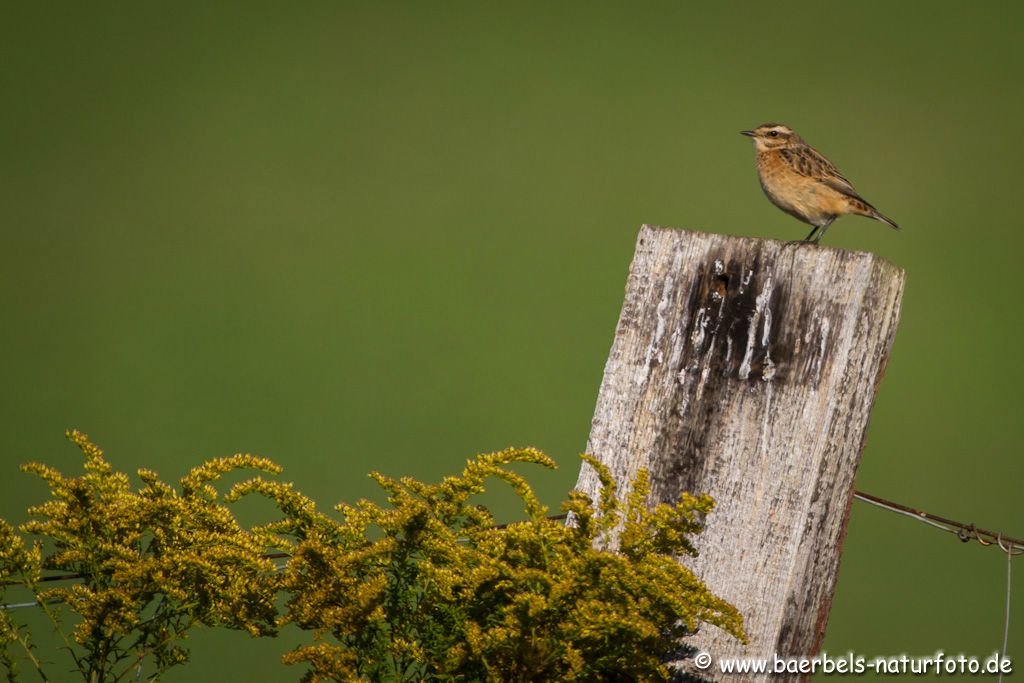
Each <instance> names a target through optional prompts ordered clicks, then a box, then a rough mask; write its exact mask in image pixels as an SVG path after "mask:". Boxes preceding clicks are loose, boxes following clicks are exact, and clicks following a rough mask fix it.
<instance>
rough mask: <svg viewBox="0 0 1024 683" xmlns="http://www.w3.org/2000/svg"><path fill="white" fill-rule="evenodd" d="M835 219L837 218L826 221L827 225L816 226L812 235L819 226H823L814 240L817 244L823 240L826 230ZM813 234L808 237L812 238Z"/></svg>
mask: <svg viewBox="0 0 1024 683" xmlns="http://www.w3.org/2000/svg"><path fill="white" fill-rule="evenodd" d="M834 220H835V218H829V219H828V223H825V225H819V226H818V227H817V228H815V229H814V230H812V231H811V235H813V234H814V233H815V231H817V230H818V228H821V232H819V233H818V236H817V237H815V238H814V240H813V241H814V243H815V244H817V243H818V242H819V241H820V240H821V238H822V237H824V236H825V231H826V230H828V226H830V225H832V221H834ZM811 235H808V236H807V239H810V238H811Z"/></svg>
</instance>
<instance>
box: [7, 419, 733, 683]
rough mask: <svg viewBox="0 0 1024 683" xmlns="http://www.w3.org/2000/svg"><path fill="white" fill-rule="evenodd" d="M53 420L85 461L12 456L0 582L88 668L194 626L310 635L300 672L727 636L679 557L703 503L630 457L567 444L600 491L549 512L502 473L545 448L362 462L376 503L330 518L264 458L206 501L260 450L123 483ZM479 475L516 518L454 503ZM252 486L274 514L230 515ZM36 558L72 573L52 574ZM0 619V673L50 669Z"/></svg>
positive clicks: (669, 648) (600, 668) (125, 664)
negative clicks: (58, 578) (391, 467)
mask: <svg viewBox="0 0 1024 683" xmlns="http://www.w3.org/2000/svg"><path fill="white" fill-rule="evenodd" d="M69 438H70V439H71V440H72V441H73V442H75V443H76V444H77V445H78V446H79V447H80V448H81V449H82V451H83V453H84V455H85V469H86V472H85V474H84V476H82V477H79V478H75V479H68V478H65V477H63V476H62V475H60V474H59V473H57V472H56V471H55V470H53V469H51V468H49V467H46V466H43V465H39V464H32V465H28V466H26V467H25V469H26V470H27V471H30V472H34V473H36V474H38V475H40V476H41V477H43V479H44V480H45V481H46V482H47V483H48V484H49V486H50V489H51V497H50V500H48V501H47V502H45V503H43V504H42V505H39V506H36V507H34V508H32V509H31V510H30V512H31V513H32V514H33V516H34V517H35V519H33V521H30V522H29V523H27V524H25V525H23V526H22V528H21V530H20V531H21V532H22V534H23V535H31V536H34V537H36V540H35V541H34V542H33V543H31V544H29V543H26V542H25V541H24V540H23V538H22V536H21V535H19V534H18V532H17V531H16V530H15V529H14V528H12V527H11V526H10V525H9V524H7V523H5V522H2V520H0V582H2V583H0V591H2V590H3V588H4V585H5V584H11V583H15V582H16V583H17V584H18V585H19V589H18V590H21V591H25V590H26V589H27V590H28V591H29V594H30V595H32V597H33V598H34V601H35V603H36V604H37V605H38V606H39V607H40V608H41V609H43V610H45V611H46V613H47V614H48V615H49V616H50V617H51V618H52V619H53V620H54V623H55V624H56V625H57V626H58V633H60V634H61V637H62V638H64V643H63V644H64V645H65V646H66V650H67V652H69V653H70V654H71V656H72V658H73V660H74V665H75V667H76V669H77V670H78V671H79V672H80V673H81V676H82V679H83V680H84V681H88V682H89V683H110V682H114V681H121V680H126V679H128V678H129V677H130V678H132V679H134V678H136V677H137V676H139V675H140V674H143V673H144V674H145V676H146V677H147V679H157V678H159V676H160V675H161V673H162V672H164V671H166V670H167V669H168V668H170V667H172V666H175V665H178V664H182V663H184V662H186V661H187V655H188V653H187V651H186V650H185V649H184V648H183V647H182V644H181V640H182V639H183V638H184V637H185V636H186V635H187V633H188V631H189V629H191V628H193V627H194V626H197V625H205V626H212V627H226V628H234V629H244V630H247V631H249V632H250V633H252V634H253V635H255V636H271V635H274V634H275V633H276V630H277V629H278V628H280V627H282V626H285V625H291V626H290V627H291V628H296V627H297V628H298V629H301V630H303V631H306V632H308V633H309V640H308V641H307V642H306V643H305V644H303V645H300V646H299V647H297V648H296V649H295V650H293V651H291V652H288V653H286V654H284V656H283V661H284V662H285V663H288V664H297V665H303V666H304V672H303V673H302V674H301V677H302V681H304V682H310V683H312V682H316V681H358V680H366V681H425V680H434V681H584V680H635V681H659V680H666V679H668V678H669V676H670V672H669V670H668V669H667V667H666V665H665V660H666V658H668V656H669V654H670V653H672V652H674V651H676V650H677V648H678V646H679V642H680V639H683V638H685V637H686V636H687V635H690V634H692V633H693V632H694V631H695V630H696V629H697V628H698V627H701V626H702V625H708V626H712V627H717V628H721V629H724V630H725V631H727V632H728V633H730V634H732V635H733V636H735V637H737V638H740V639H745V634H744V632H743V625H742V619H741V617H740V614H739V613H738V612H737V611H736V609H735V608H734V607H733V606H731V605H730V604H728V603H727V602H725V601H723V600H722V599H720V598H718V597H716V596H714V595H713V594H712V593H711V592H710V591H709V590H708V589H707V587H705V586H704V585H703V584H702V583H701V582H700V581H699V580H698V579H697V577H696V576H695V575H694V574H693V573H692V572H691V571H689V570H688V569H687V568H686V567H685V566H684V565H683V564H680V562H679V560H680V559H681V558H684V557H685V556H688V555H693V554H694V552H695V551H694V548H693V545H692V543H691V539H692V537H693V536H694V535H695V534H698V533H700V531H701V530H702V528H703V523H704V518H705V516H706V515H707V514H708V513H709V512H710V511H711V509H712V507H713V502H712V501H711V499H710V498H708V497H707V496H702V497H692V496H684V497H683V498H682V499H681V500H680V501H679V502H678V503H676V504H674V505H665V504H662V505H658V506H656V507H654V508H653V509H648V507H647V498H648V496H649V484H648V478H647V474H646V473H645V472H641V473H640V474H639V475H638V477H637V479H636V481H635V482H634V483H633V489H632V493H631V494H630V495H629V496H628V497H627V499H626V500H625V501H624V502H620V501H619V499H618V497H617V495H616V484H615V482H614V480H613V479H612V477H611V475H610V473H609V472H608V470H607V469H606V468H604V467H603V466H602V465H601V464H600V463H599V462H597V461H596V460H594V459H593V458H591V457H589V456H583V457H584V459H585V460H586V461H587V462H588V463H589V465H590V466H591V467H594V468H595V469H596V471H597V472H598V475H599V477H600V480H601V482H602V484H603V489H602V495H601V497H600V499H599V500H598V501H593V502H592V501H591V500H590V499H589V498H587V497H586V496H584V495H582V494H580V493H577V492H573V493H571V494H570V495H569V499H568V501H566V502H565V503H564V504H563V506H562V509H563V511H564V512H566V513H568V515H569V520H568V522H566V521H562V520H555V519H551V518H549V517H547V512H548V511H547V509H546V508H545V507H544V506H543V505H541V504H540V502H539V501H538V499H537V497H536V495H535V494H534V492H533V491H532V490H531V488H530V486H529V485H528V484H527V482H526V480H525V479H524V478H523V477H522V476H521V475H519V474H518V473H516V472H514V471H512V469H510V466H516V465H517V464H520V463H528V464H535V465H540V466H543V467H547V468H554V466H555V464H554V462H553V461H552V460H551V459H550V458H549V457H548V456H546V455H544V454H543V453H541V452H539V451H536V450H533V449H510V450H505V451H501V452H498V453H490V454H485V455H481V456H478V457H477V458H476V459H475V460H470V461H469V462H468V463H467V465H466V468H465V469H464V470H463V472H462V473H461V475H460V476H452V477H447V478H445V479H443V480H442V481H441V482H440V483H439V484H426V483H423V482H420V481H417V480H415V479H412V478H408V477H403V478H401V479H391V478H388V477H385V476H383V475H381V474H378V473H373V474H371V475H370V476H371V477H372V478H373V479H374V480H375V481H376V482H377V483H378V484H379V485H380V486H381V487H382V488H383V489H384V491H385V492H386V494H387V501H386V503H384V504H377V503H373V502H369V501H366V500H361V501H359V502H357V503H356V504H354V505H346V504H341V505H338V506H337V508H336V510H337V511H338V513H340V519H336V518H335V517H333V516H331V515H328V514H324V513H321V512H319V511H317V508H316V505H315V503H314V502H313V501H312V500H310V499H309V498H307V497H305V496H303V495H302V494H301V493H299V492H297V491H295V489H294V488H293V486H292V485H291V484H288V483H284V482H280V481H277V480H274V479H269V478H267V477H265V476H256V477H254V478H251V479H249V480H247V481H244V482H241V483H238V484H236V485H234V486H233V487H231V489H230V490H229V491H228V493H227V494H226V495H224V496H223V497H219V495H218V491H217V490H216V489H215V488H214V486H213V484H214V483H216V481H217V480H218V479H220V478H221V477H222V476H223V475H224V474H227V473H228V472H231V471H233V470H237V469H243V468H247V469H256V470H260V471H262V472H264V473H267V474H277V473H278V472H279V468H278V467H277V466H276V465H275V464H274V463H272V462H270V461H268V460H265V459H262V458H256V457H253V456H249V455H238V456H232V457H230V458H223V459H218V460H213V461H210V462H208V463H205V464H204V465H202V466H200V467H198V468H196V469H194V470H192V472H190V473H189V474H188V475H186V476H185V477H184V478H182V479H181V481H180V482H179V486H178V487H177V488H172V487H171V486H169V485H166V484H164V483H162V482H160V480H159V479H158V478H157V476H156V475H155V474H154V473H152V472H150V471H147V470H140V471H139V476H140V478H141V479H142V482H143V484H144V486H143V487H142V488H141V489H140V490H138V491H132V490H131V489H130V485H129V479H128V477H127V476H126V475H124V474H120V473H117V472H114V471H113V470H112V468H111V467H110V465H109V464H108V463H107V462H106V460H104V458H103V455H102V452H101V451H100V450H99V449H98V448H96V446H94V445H93V444H92V443H90V442H89V440H88V439H87V438H86V437H85V436H84V435H82V434H80V433H78V432H69ZM490 478H497V479H499V480H502V481H504V482H505V483H507V484H508V485H509V486H511V488H512V489H513V490H514V491H515V493H516V494H517V495H518V496H519V498H520V499H521V501H522V504H523V510H524V517H525V519H523V520H522V521H519V522H515V523H512V524H509V525H507V526H496V524H495V520H494V518H493V517H492V515H491V514H490V512H489V511H488V510H487V509H485V508H483V507H480V506H478V505H476V504H474V499H475V498H476V497H477V496H478V495H479V494H480V493H482V492H483V490H484V485H485V482H486V481H487V480H488V479H490ZM253 494H256V495H261V496H265V497H267V498H269V499H271V500H272V501H274V503H275V505H276V507H277V508H278V510H279V511H280V512H281V516H280V518H279V519H276V520H274V521H271V522H269V523H265V524H261V525H258V526H254V527H251V528H244V527H243V526H242V525H240V524H239V523H238V521H237V520H236V518H235V517H234V515H233V514H232V513H231V511H230V509H229V508H228V507H227V505H226V504H230V503H232V502H234V501H237V500H238V499H240V498H241V497H243V496H247V495H253ZM610 547H617V551H615V552H613V551H611V550H608V548H610ZM274 550H277V551H279V553H283V554H284V555H285V556H286V557H287V558H288V559H287V562H285V563H282V566H280V567H275V566H274V565H273V564H272V563H271V560H270V559H269V558H268V553H270V552H272V551H274ZM49 570H58V571H61V572H65V573H67V572H70V573H73V574H74V575H75V576H76V577H78V578H77V580H73V581H67V582H65V583H59V582H58V584H57V587H55V588H50V587H48V586H49V583H48V582H46V581H44V580H43V577H44V575H46V574H47V573H48V572H49ZM0 597H2V595H0ZM0 602H4V601H0ZM68 613H70V615H69V614H68ZM12 615H13V612H11V611H0V641H2V647H3V650H2V652H3V659H0V662H2V663H3V664H4V666H6V668H7V672H8V678H9V680H19V679H18V678H17V675H18V671H17V667H18V664H19V663H21V664H27V666H30V667H33V668H35V669H36V671H37V672H38V673H39V674H40V675H41V676H42V678H43V680H49V678H48V677H47V673H46V671H47V667H48V665H49V662H51V661H52V659H53V653H46V656H43V655H42V654H40V652H39V651H38V649H36V648H35V647H34V646H33V644H32V642H31V641H30V639H29V635H30V634H29V633H28V632H27V630H26V629H25V628H24V627H22V626H19V625H18V624H17V623H16V621H15V620H14V619H13V618H12ZM68 616H70V617H71V619H70V620H68V621H69V622H70V623H69V625H68V626H67V627H64V625H63V622H64V620H65V619H67V617H68ZM62 668H66V667H62ZM278 678H279V677H278Z"/></svg>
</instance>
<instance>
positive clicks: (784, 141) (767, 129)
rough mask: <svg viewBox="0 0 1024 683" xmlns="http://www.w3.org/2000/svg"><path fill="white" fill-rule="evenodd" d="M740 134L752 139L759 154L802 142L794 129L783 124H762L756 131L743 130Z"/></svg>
mask: <svg viewBox="0 0 1024 683" xmlns="http://www.w3.org/2000/svg"><path fill="white" fill-rule="evenodd" d="M740 134H741V135H746V136H747V137H749V138H752V139H753V140H754V147H756V148H757V151H758V152H764V151H765V150H769V149H776V148H778V147H786V146H788V145H792V144H794V143H799V142H802V140H801V139H800V136H799V135H797V134H796V132H794V131H793V129H792V128H790V127H789V126H784V125H782V124H781V123H762V124H761V125H760V126H758V127H757V128H755V129H754V130H743V131H740Z"/></svg>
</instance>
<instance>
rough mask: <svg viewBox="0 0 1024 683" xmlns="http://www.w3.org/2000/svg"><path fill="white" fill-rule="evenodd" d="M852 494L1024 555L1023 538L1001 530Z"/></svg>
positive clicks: (883, 499) (868, 495)
mask: <svg viewBox="0 0 1024 683" xmlns="http://www.w3.org/2000/svg"><path fill="white" fill-rule="evenodd" d="M853 495H854V497H855V498H857V499H859V500H862V501H864V502H865V503H870V504H871V505H875V506H877V507H880V508H884V509H886V510H889V511H890V512H895V513H897V514H901V515H905V516H907V517H912V518H913V519H916V520H917V521H919V522H924V523H925V524H929V525H931V526H933V527H935V528H936V529H941V530H942V531H947V532H949V533H951V534H956V535H957V537H958V538H959V539H960V540H961V541H963V542H965V543H966V542H967V541H970V540H975V541H977V542H978V543H980V544H981V545H995V544H998V545H999V546H1000V547H1002V545H1003V543H1006V544H1007V546H1008V547H1006V548H1004V550H1006V552H1007V553H1008V554H1010V555H1024V540H1021V539H1019V538H1013V537H1011V536H1007V535H1006V534H1003V533H1002V532H999V531H988V530H987V529H981V528H979V527H976V526H974V525H973V524H964V523H963V522H958V521H956V520H955V519H948V518H946V517H940V516H938V515H934V514H932V513H930V512H925V511H923V510H917V509H914V508H912V507H908V506H906V505H903V504H901V503H894V502H893V501H891V500H886V499H885V498H879V497H878V496H873V495H871V494H870V493H864V492H863V491H854V492H853Z"/></svg>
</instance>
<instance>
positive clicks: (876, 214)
mask: <svg viewBox="0 0 1024 683" xmlns="http://www.w3.org/2000/svg"><path fill="white" fill-rule="evenodd" d="M871 217H872V218H874V219H875V220H878V221H882V222H883V223H888V224H889V226H890V227H892V229H893V230H899V229H900V226H898V225H896V221H894V220H893V219H891V218H889V217H888V216H884V215H882V212H881V211H879V210H878V209H876V208H875V207H871Z"/></svg>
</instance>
